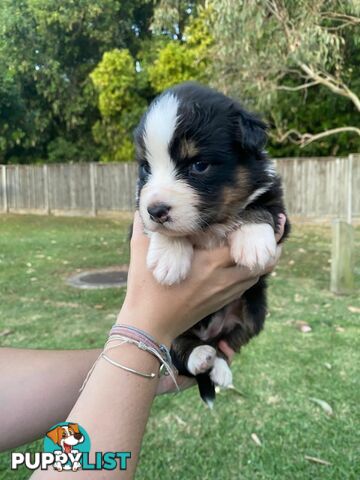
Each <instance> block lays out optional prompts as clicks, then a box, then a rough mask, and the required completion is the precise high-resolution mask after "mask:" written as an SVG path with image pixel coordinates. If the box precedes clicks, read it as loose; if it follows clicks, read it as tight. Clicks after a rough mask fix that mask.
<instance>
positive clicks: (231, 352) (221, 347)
mask: <svg viewBox="0 0 360 480" xmlns="http://www.w3.org/2000/svg"><path fill="white" fill-rule="evenodd" d="M218 347H219V350H221V351H222V352H223V353H224V354H225V355H226V357H227V359H228V363H229V365H230V364H231V362H232V359H233V357H234V355H235V352H234V350H233V349H232V348H230V347H229V345H228V344H227V343H226V342H225V340H220V342H219V344H218Z"/></svg>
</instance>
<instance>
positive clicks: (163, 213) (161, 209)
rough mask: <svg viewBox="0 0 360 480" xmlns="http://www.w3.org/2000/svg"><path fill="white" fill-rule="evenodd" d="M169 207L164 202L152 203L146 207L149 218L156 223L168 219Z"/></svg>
mask: <svg viewBox="0 0 360 480" xmlns="http://www.w3.org/2000/svg"><path fill="white" fill-rule="evenodd" d="M170 209H171V207H170V206H169V205H166V203H154V204H153V205H150V206H149V207H148V209H147V210H148V212H149V215H150V218H151V220H153V221H154V222H157V223H164V222H166V220H168V219H169V212H170Z"/></svg>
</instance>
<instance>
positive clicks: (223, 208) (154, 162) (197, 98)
mask: <svg viewBox="0 0 360 480" xmlns="http://www.w3.org/2000/svg"><path fill="white" fill-rule="evenodd" d="M265 142H266V125H265V124H264V123H263V122H262V121H260V120H259V119H258V118H256V117H255V116H254V115H252V114H250V113H248V112H246V111H245V110H244V109H243V108H242V107H241V106H240V105H239V104H238V103H237V102H235V101H234V100H232V99H230V98H228V97H226V96H225V95H222V94H221V93H218V92H215V91H214V90H211V89H209V88H206V87H203V86H200V85H198V84H194V83H185V84H182V85H179V86H176V87H174V88H172V89H170V90H167V91H166V92H164V93H163V94H162V95H160V96H159V97H157V98H156V99H155V100H154V101H153V102H152V104H151V105H150V107H149V109H148V111H147V112H146V113H145V115H144V116H143V118H142V120H141V122H140V124H139V126H138V127H137V129H136V131H135V145H136V152H137V160H138V163H139V182H138V203H139V211H140V215H141V217H142V220H143V222H144V225H145V228H146V229H147V230H150V231H160V232H162V233H164V234H167V235H175V236H182V235H188V234H191V233H195V232H197V231H199V230H204V229H206V227H207V226H209V225H212V224H214V223H225V222H227V221H229V220H230V219H231V218H233V217H234V215H236V213H237V212H239V211H240V210H241V208H244V206H246V204H247V203H248V202H249V199H250V198H251V196H254V193H255V194H256V190H260V189H261V187H262V186H263V185H262V184H263V183H264V182H266V178H267V176H268V175H269V174H270V169H269V168H268V173H266V170H267V167H269V166H268V163H267V162H268V161H267V159H266V156H265V155H264V153H263V147H264V145H265Z"/></svg>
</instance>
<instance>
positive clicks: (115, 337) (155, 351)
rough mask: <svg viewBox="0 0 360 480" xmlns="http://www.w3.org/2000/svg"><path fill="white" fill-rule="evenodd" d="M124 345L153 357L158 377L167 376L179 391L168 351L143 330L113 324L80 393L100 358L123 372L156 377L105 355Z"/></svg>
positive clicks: (154, 374) (175, 372)
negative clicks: (157, 365) (157, 368)
mask: <svg viewBox="0 0 360 480" xmlns="http://www.w3.org/2000/svg"><path fill="white" fill-rule="evenodd" d="M115 342H116V343H115ZM124 344H130V345H135V346H137V347H138V348H140V349H141V350H143V351H146V352H148V353H151V354H152V355H153V356H155V357H156V358H157V359H158V360H159V362H160V364H161V366H160V370H159V374H158V376H159V377H160V376H161V375H162V374H165V375H169V376H170V377H171V379H172V380H173V382H174V384H175V386H176V388H177V390H178V391H180V388H179V386H178V384H177V381H176V377H175V375H176V374H177V371H176V369H175V367H174V366H173V364H172V360H171V356H170V352H169V349H168V348H167V347H166V346H165V345H163V344H159V343H157V342H156V340H155V339H154V338H153V337H152V336H151V335H150V334H148V333H147V332H145V331H144V330H140V329H138V328H136V327H132V326H129V325H123V324H115V325H113V327H112V328H111V330H110V333H109V338H108V340H107V342H106V344H105V347H104V350H103V351H102V352H101V353H100V355H99V356H98V358H97V360H96V361H95V363H94V365H93V366H92V368H91V369H90V371H89V373H88V374H87V376H86V378H85V380H84V383H83V385H82V387H81V389H80V392H82V391H83V389H84V388H85V385H86V384H87V382H88V380H89V377H90V375H91V373H92V372H93V370H94V368H95V366H96V365H97V363H98V361H99V360H100V358H103V359H104V360H105V361H107V362H108V363H110V364H111V365H114V366H116V367H118V368H121V369H122V370H125V371H127V372H129V373H133V374H135V375H139V376H141V377H145V378H149V379H152V378H155V377H156V376H157V374H156V373H153V372H152V373H145V372H140V371H138V370H135V369H133V368H130V367H127V366H125V365H123V364H121V363H119V362H116V361H115V360H113V359H111V358H110V357H109V356H108V355H107V352H109V351H110V350H113V349H114V348H117V347H120V346H122V345H124Z"/></svg>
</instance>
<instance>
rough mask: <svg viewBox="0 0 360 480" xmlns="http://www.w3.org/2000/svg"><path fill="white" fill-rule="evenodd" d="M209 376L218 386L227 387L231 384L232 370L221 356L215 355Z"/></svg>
mask: <svg viewBox="0 0 360 480" xmlns="http://www.w3.org/2000/svg"><path fill="white" fill-rule="evenodd" d="M210 378H211V380H212V381H213V382H214V383H215V385H219V387H224V388H226V387H228V386H229V385H231V384H232V380H233V378H232V372H231V370H230V367H229V365H228V364H227V363H226V361H225V360H224V359H223V358H219V357H216V358H215V362H214V366H213V369H212V370H211V372H210Z"/></svg>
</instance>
